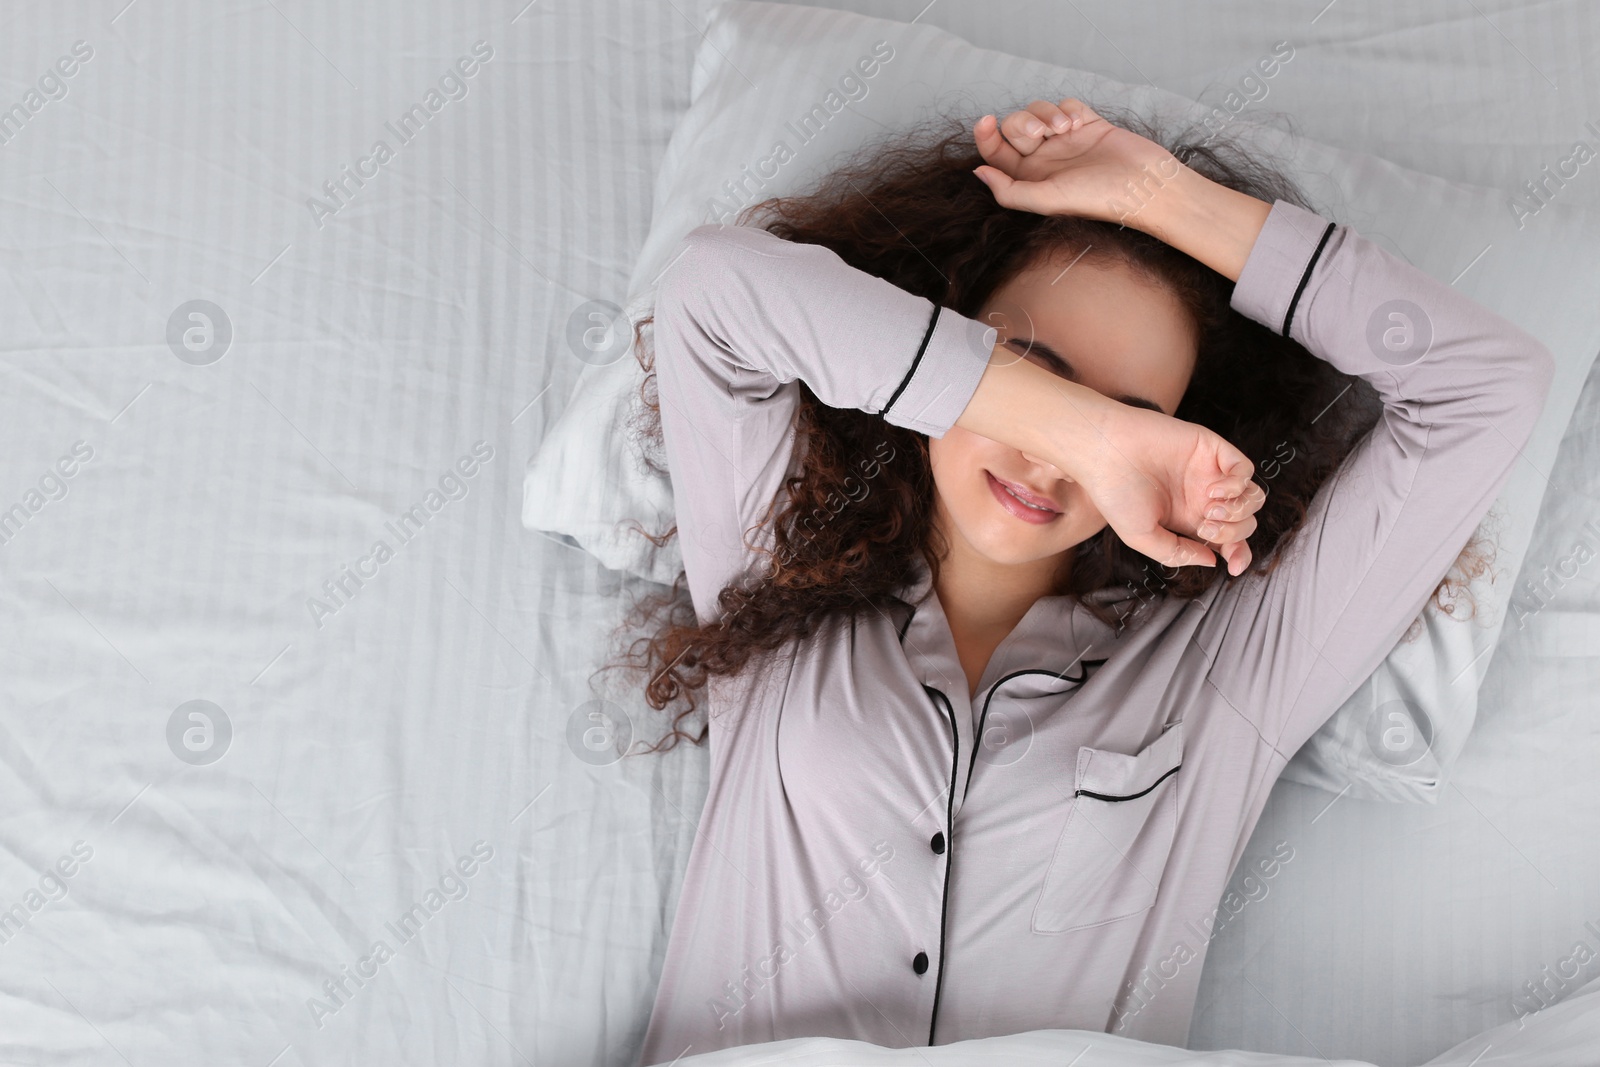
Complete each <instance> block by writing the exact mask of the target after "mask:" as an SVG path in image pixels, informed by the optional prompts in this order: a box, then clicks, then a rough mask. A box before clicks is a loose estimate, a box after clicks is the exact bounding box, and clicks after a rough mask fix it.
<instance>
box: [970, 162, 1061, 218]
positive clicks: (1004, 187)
mask: <svg viewBox="0 0 1600 1067" xmlns="http://www.w3.org/2000/svg"><path fill="white" fill-rule="evenodd" d="M972 173H974V174H976V175H977V176H978V178H979V179H980V180H981V181H982V182H983V184H985V185H987V186H988V187H989V191H990V192H991V193H993V194H994V199H995V203H997V204H999V205H1000V206H1001V207H1008V208H1011V209H1012V210H1014V211H1032V212H1034V213H1035V214H1038V215H1048V214H1050V212H1051V210H1052V203H1051V197H1050V189H1049V187H1048V186H1047V185H1046V184H1045V183H1044V182H1019V181H1017V180H1016V179H1014V178H1012V177H1011V175H1009V174H1007V173H1006V172H1005V171H1004V170H1002V169H1001V168H999V167H977V168H974V169H973V171H972Z"/></svg>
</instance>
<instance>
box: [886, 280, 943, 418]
mask: <svg viewBox="0 0 1600 1067" xmlns="http://www.w3.org/2000/svg"><path fill="white" fill-rule="evenodd" d="M938 321H939V305H938V303H937V302H935V303H934V305H933V315H932V316H931V317H930V318H929V319H928V331H927V332H926V333H924V334H923V335H922V344H920V345H918V346H917V358H916V359H913V360H912V361H911V369H910V370H908V371H906V376H905V377H904V378H901V379H900V384H899V385H897V386H896V387H895V390H894V395H893V396H891V397H890V398H889V402H888V403H887V404H885V405H883V410H882V411H880V412H878V414H879V415H881V416H884V417H887V416H888V414H889V409H890V408H892V407H894V402H895V401H896V400H899V399H900V394H901V393H902V392H904V391H905V388H906V386H907V385H910V384H911V378H912V375H914V374H916V373H917V365H918V364H919V363H921V362H922V354H923V353H924V352H926V351H927V350H928V341H929V340H931V339H932V337H933V327H934V324H935V323H937V322H938Z"/></svg>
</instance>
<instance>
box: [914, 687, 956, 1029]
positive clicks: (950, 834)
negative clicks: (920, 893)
mask: <svg viewBox="0 0 1600 1067" xmlns="http://www.w3.org/2000/svg"><path fill="white" fill-rule="evenodd" d="M922 688H923V689H924V690H925V691H927V692H929V693H932V694H935V695H937V696H938V698H939V699H940V700H942V701H944V710H945V715H946V716H947V717H948V718H949V720H950V745H951V752H950V795H949V796H948V797H947V798H946V799H945V812H944V831H945V832H944V840H945V846H944V899H943V900H942V901H940V903H939V969H938V970H937V971H935V972H934V976H933V1015H932V1017H931V1018H929V1020H928V1044H929V1046H932V1044H933V1031H934V1028H935V1027H937V1026H938V1025H939V994H940V993H942V992H943V991H944V925H945V920H946V918H947V916H948V915H949V913H950V868H951V867H952V866H953V865H954V864H955V858H956V835H955V831H956V826H955V803H956V774H957V773H958V772H959V771H960V769H961V731H960V730H958V729H956V709H955V707H954V706H953V705H952V704H951V703H950V698H949V697H947V696H945V695H944V694H943V693H941V692H939V690H937V689H935V688H934V687H933V686H931V685H924V686H923V687H922Z"/></svg>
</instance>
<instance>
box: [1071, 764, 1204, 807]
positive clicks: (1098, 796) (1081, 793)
mask: <svg viewBox="0 0 1600 1067" xmlns="http://www.w3.org/2000/svg"><path fill="white" fill-rule="evenodd" d="M1182 766H1183V764H1181V763H1180V764H1178V765H1177V767H1173V768H1172V770H1170V771H1168V772H1167V773H1166V774H1163V775H1162V776H1161V777H1160V778H1157V779H1156V780H1155V781H1153V782H1151V783H1150V788H1149V789H1141V790H1139V791H1138V792H1137V793H1129V794H1128V795H1127V796H1125V797H1113V796H1107V795H1106V794H1104V793H1095V792H1091V791H1090V790H1088V789H1079V790H1077V791H1075V792H1074V793H1073V794H1072V795H1073V796H1075V797H1093V798H1094V799H1095V800H1138V799H1139V798H1140V797H1142V796H1144V795H1145V794H1146V793H1148V792H1150V789H1154V788H1155V787H1156V786H1158V785H1160V784H1161V783H1162V782H1164V781H1166V780H1167V779H1168V778H1171V777H1172V776H1173V775H1174V774H1177V773H1178V767H1182Z"/></svg>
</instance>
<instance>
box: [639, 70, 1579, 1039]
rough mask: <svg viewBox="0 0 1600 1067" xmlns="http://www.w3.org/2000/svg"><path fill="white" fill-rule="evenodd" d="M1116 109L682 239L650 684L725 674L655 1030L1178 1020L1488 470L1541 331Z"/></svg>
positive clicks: (1049, 123) (1455, 544)
mask: <svg viewBox="0 0 1600 1067" xmlns="http://www.w3.org/2000/svg"><path fill="white" fill-rule="evenodd" d="M1133 125H1135V123H1134V122H1132V121H1129V122H1126V123H1123V124H1121V125H1118V124H1113V123H1110V122H1108V121H1106V120H1105V119H1104V118H1102V117H1101V116H1100V115H1098V114H1096V113H1095V112H1094V111H1093V110H1091V109H1090V108H1089V107H1088V106H1086V105H1085V104H1084V103H1082V102H1081V101H1079V100H1076V99H1067V100H1063V101H1062V102H1061V103H1060V104H1059V105H1056V104H1050V103H1048V102H1045V101H1035V102H1034V103H1033V104H1031V105H1029V107H1028V108H1027V109H1026V110H1022V111H1018V112H1016V113H1015V114H1012V115H1009V116H1008V117H1007V118H1006V120H1005V121H1004V122H1003V123H997V122H996V121H995V119H994V117H993V116H985V117H984V118H983V119H981V120H979V122H978V123H977V125H976V127H975V129H974V136H975V138H976V142H977V144H976V147H977V151H978V154H979V155H980V156H981V160H982V162H983V165H982V166H978V167H977V168H976V176H977V179H981V181H982V182H983V183H984V186H987V188H984V187H983V186H978V185H976V184H975V179H974V177H973V175H972V174H971V173H968V172H967V171H968V170H969V169H971V168H970V164H971V162H973V161H974V160H973V159H972V158H967V159H966V160H965V162H961V164H960V169H958V168H957V167H955V166H953V165H952V164H951V161H952V160H956V161H961V160H963V153H962V152H961V151H957V152H956V153H955V154H954V155H952V154H951V152H950V151H949V149H950V147H951V145H952V142H951V141H950V140H949V139H947V140H946V141H945V142H942V143H941V144H939V145H937V146H935V147H934V148H933V149H932V150H927V149H921V148H912V147H906V146H900V147H898V148H891V149H889V150H883V149H880V150H878V152H877V154H876V155H875V156H874V157H873V160H872V162H871V164H870V165H862V164H858V165H857V166H856V167H855V168H846V169H845V170H842V171H840V172H839V174H840V175H841V176H842V179H841V180H842V184H840V182H839V181H836V182H834V183H833V184H832V185H828V186H825V187H824V189H823V191H822V192H821V193H819V194H817V195H816V196H813V197H811V198H803V199H797V200H792V201H777V202H769V203H768V204H765V205H758V207H760V208H763V209H765V210H769V211H774V212H776V214H777V216H778V217H777V220H776V221H774V222H772V223H771V224H769V226H768V227H767V228H766V229H761V228H755V227H750V226H744V225H740V226H726V227H716V226H703V227H700V228H699V229H697V230H695V231H693V232H692V233H691V234H690V235H689V236H688V238H687V239H686V240H685V241H684V243H683V245H682V247H681V249H680V255H679V257H678V258H677V259H676V261H675V262H674V263H673V264H672V266H671V267H670V268H669V269H668V270H667V272H666V273H665V274H664V275H663V277H662V279H661V281H660V283H659V287H658V290H657V300H656V306H655V314H654V316H653V341H654V354H653V360H654V364H653V369H654V375H653V380H654V381H655V383H656V391H657V394H658V398H659V405H658V408H657V409H656V411H657V414H658V416H659V430H660V434H661V439H662V441H663V444H664V449H665V455H666V459H667V466H668V469H669V471H670V473H671V478H672V485H673V492H674V496H675V501H676V509H677V520H678V521H677V527H676V532H677V533H678V534H679V535H681V543H682V549H683V558H684V568H685V577H686V579H687V582H688V587H689V593H690V599H691V601H692V609H693V615H694V618H693V619H692V620H688V619H684V618H682V617H681V614H680V617H679V618H678V620H677V621H676V622H675V623H674V624H673V625H671V626H668V627H666V628H664V629H663V630H661V631H660V632H659V633H657V634H656V635H654V636H653V637H652V638H650V639H649V641H648V642H647V649H646V653H645V659H646V663H647V665H648V666H649V667H650V668H651V669H652V670H653V672H654V674H653V677H652V680H651V683H650V687H649V689H648V692H649V694H650V698H651V702H652V703H653V704H655V705H656V706H657V707H664V706H665V704H666V703H667V702H668V701H669V700H671V699H674V698H676V697H679V696H692V695H693V693H694V692H695V690H698V689H701V688H704V689H705V695H706V696H707V697H708V700H709V708H708V712H707V723H706V732H707V733H709V738H710V744H711V779H710V789H709V793H708V796H707V799H706V804H705V808H704V811H703V813H702V815H701V819H700V823H699V832H698V836H697V837H696V840H695V844H694V847H693V849H692V851H691V854H690V858H689V863H688V868H687V871H686V873H685V877H684V882H683V887H682V892H681V896H680V899H679V902H678V906H677V914H676V918H675V920H674V924H673V926H672V930H671V936H670V941H669V945H668V948H667V954H666V960H665V963H664V966H663V972H662V976H661V985H660V989H659V992H658V994H657V997H656V1001H655V1006H654V1010H653V1012H652V1015H651V1018H650V1024H649V1028H648V1032H647V1034H646V1036H645V1041H644V1047H643V1050H642V1053H641V1057H640V1062H641V1063H657V1062H666V1061H670V1060H672V1059H674V1058H676V1057H678V1056H681V1055H684V1054H691V1055H692V1054H696V1053H701V1052H708V1051H711V1050H713V1049H718V1048H725V1047H728V1046H733V1045H741V1044H752V1043H755V1042H761V1041H771V1040H777V1039H782V1038H788V1037H800V1036H834V1037H843V1038H855V1039H860V1040H865V1041H870V1042H874V1043H876V1044H879V1045H885V1046H891V1047H904V1046H908V1045H916V1044H922V1043H928V1044H943V1043H946V1042H950V1041H956V1040H961V1039H966V1038H975V1037H985V1036H991V1035H997V1034H1008V1033H1016V1032H1020V1031H1026V1030H1033V1029H1042V1028H1077V1029H1085V1030H1103V1031H1112V1032H1117V1033H1120V1034H1124V1035H1127V1036H1131V1037H1136V1038H1140V1039H1143V1040H1147V1041H1157V1042H1164V1043H1168V1044H1183V1043H1184V1042H1185V1040H1186V1035H1187V1031H1188V1026H1189V1018H1190V1013H1191V1011H1192V1008H1193V1004H1194V997H1195V990H1196V983H1197V981H1198V979H1199V976H1200V971H1201V967H1202V964H1203V962H1204V956H1205V949H1206V939H1205V938H1204V937H1203V936H1197V935H1198V934H1199V932H1200V931H1203V929H1204V928H1205V927H1206V925H1207V923H1208V922H1209V919H1210V917H1211V916H1213V915H1214V913H1215V909H1216V907H1217V901H1218V898H1219V897H1220V895H1221V893H1222V891H1223V889H1224V887H1225V885H1226V883H1227V880H1228V877H1229V875H1230V873H1231V871H1232V869H1233V867H1234V865H1235V864H1236V862H1237V861H1238V859H1239V857H1240V854H1241V853H1242V851H1243V849H1244V846H1245V844H1246V842H1247V841H1248V839H1249V837H1250V833H1251V830H1252V829H1253V827H1254V826H1255V823H1256V820H1257V818H1258V817H1259V815H1260V812H1261V808H1262V805H1263V804H1264V803H1265V801H1266V798H1267V795H1268V792H1269V791H1270V789H1271V786H1272V784H1273V782H1274V780H1275V779H1276V778H1277V776H1278V774H1279V772H1280V771H1281V770H1282V769H1283V766H1284V764H1285V762H1286V761H1287V760H1288V759H1289V757H1290V756H1292V755H1293V754H1294V752H1295V750H1296V749H1297V748H1299V747H1300V745H1301V744H1302V743H1303V742H1304V741H1305V740H1306V739H1307V738H1308V737H1309V736H1310V735H1311V734H1312V733H1313V732H1315V731H1316V730H1317V728H1318V727H1319V726H1321V725H1322V723H1323V722H1324V721H1325V720H1326V719H1327V718H1328V716H1329V715H1331V714H1332V713H1333V712H1334V711H1335V710H1336V709H1337V708H1338V707H1339V706H1340V704H1341V703H1342V702H1343V701H1344V700H1345V699H1346V698H1347V697H1348V696H1349V695H1350V693H1351V692H1353V691H1354V690H1355V689H1356V687H1357V686H1358V685H1359V684H1360V683H1361V682H1362V681H1363V680H1364V679H1365V678H1366V677H1367V676H1368V675H1369V674H1370V673H1371V672H1372V670H1373V669H1374V668H1375V667H1376V666H1377V664H1378V663H1379V662H1381V661H1382V659H1383V658H1384V657H1385V655H1386V654H1387V653H1388V652H1389V650H1390V649H1391V648H1392V647H1393V646H1394V645H1395V643H1396V641H1397V640H1398V639H1399V638H1400V637H1401V636H1402V634H1403V632H1404V631H1406V629H1407V627H1408V624H1410V623H1412V622H1413V621H1414V620H1415V619H1416V617H1417V615H1418V613H1419V611H1420V610H1421V609H1422V608H1423V607H1424V605H1425V604H1426V603H1427V602H1428V601H1429V599H1430V595H1433V596H1437V595H1438V594H1439V593H1440V592H1441V591H1443V590H1444V589H1445V588H1446V587H1447V586H1448V585H1449V582H1448V581H1446V582H1445V583H1444V584H1443V585H1442V584H1441V579H1445V578H1446V575H1447V572H1448V571H1449V570H1450V567H1451V564H1452V562H1453V561H1455V560H1456V558H1457V556H1458V553H1461V552H1462V546H1463V545H1464V544H1466V542H1467V541H1468V538H1469V536H1470V535H1471V534H1472V532H1473V530H1474V528H1475V527H1476V526H1477V525H1478V523H1479V520H1480V519H1482V518H1483V517H1484V515H1485V513H1486V512H1487V510H1488V508H1489V506H1490V504H1491V503H1492V502H1493V500H1494V499H1495V497H1496V496H1497V494H1498V493H1499V490H1500V488H1501V486H1502V485H1503V484H1504V483H1505V480H1506V478H1507V476H1508V475H1509V472H1510V469H1511V466H1512V463H1513V460H1514V459H1515V457H1516V455H1517V450H1518V448H1519V447H1520V446H1521V445H1523V444H1524V443H1525V442H1526V440H1527V438H1528V436H1529V434H1530V433H1531V430H1532V426H1533V424H1534V421H1535V419H1536V418H1537V416H1538V413H1539V411H1540V408H1541V405H1542V404H1543V400H1544V396H1545V394H1546V392H1547V390H1548V388H1549V383H1550V378H1551V375H1552V372H1553V363H1552V360H1551V358H1550V356H1549V354H1548V352H1546V351H1545V350H1544V348H1543V347H1542V346H1541V345H1540V344H1539V343H1538V342H1537V341H1536V340H1534V339H1533V338H1531V337H1529V336H1527V335H1526V334H1524V333H1523V332H1521V331H1520V330H1518V329H1517V328H1516V327H1514V326H1512V325H1511V324H1510V323H1508V322H1506V321H1505V320H1503V319H1501V318H1499V317H1497V316H1496V315H1494V314H1493V313H1491V312H1489V311H1487V310H1486V309H1484V308H1482V307H1480V306H1478V305H1477V304H1475V303H1473V302H1472V301H1470V300H1469V299H1467V298H1466V297H1463V296H1461V295H1460V294H1458V293H1456V292H1455V291H1454V290H1452V289H1451V288H1450V287H1449V286H1447V285H1444V284H1442V283H1440V282H1438V281H1436V280H1434V279H1433V278H1431V277H1430V276H1428V275H1426V274H1423V273H1422V272H1421V271H1419V270H1416V269H1415V268H1412V267H1411V266H1409V265H1408V264H1407V263H1405V262H1404V261H1403V260H1400V259H1398V258H1397V257H1395V256H1393V255H1391V254H1389V253H1388V252H1386V251H1384V250H1383V249H1382V248H1380V247H1379V246H1377V245H1376V244H1373V243H1372V242H1370V241H1368V240H1367V239H1365V238H1363V237H1361V236H1359V235H1358V234H1356V233H1354V232H1353V231H1352V230H1350V229H1349V228H1348V227H1344V226H1339V225H1337V224H1334V223H1332V222H1330V221H1328V220H1326V219H1324V218H1322V217H1321V216H1319V215H1317V214H1316V213H1314V212H1313V211H1311V210H1310V209H1308V208H1306V207H1304V206H1302V205H1301V204H1300V203H1299V202H1297V198H1296V197H1295V196H1294V193H1293V191H1292V189H1291V188H1290V187H1289V186H1288V185H1287V183H1284V182H1282V181H1281V179H1276V180H1275V179H1274V176H1273V175H1272V173H1271V172H1270V171H1269V170H1266V169H1264V168H1260V167H1252V166H1250V165H1248V164H1246V165H1229V164H1227V163H1226V162H1225V161H1224V160H1223V159H1222V157H1221V156H1219V155H1218V154H1217V153H1215V152H1212V151H1209V150H1199V151H1196V152H1194V153H1191V152H1190V151H1189V148H1188V146H1182V148H1181V149H1180V151H1181V153H1182V154H1183V155H1184V156H1186V157H1187V162H1186V163H1185V162H1180V161H1179V159H1178V158H1177V157H1176V156H1175V154H1174V153H1173V152H1170V151H1168V150H1167V149H1166V148H1164V147H1162V145H1161V144H1160V143H1158V141H1157V140H1155V139H1152V138H1149V137H1144V136H1141V135H1139V134H1138V133H1135V132H1134V131H1133V129H1132V128H1128V127H1132V126H1133ZM1208 173H1209V174H1210V175H1211V176H1207V174H1208ZM919 183H920V184H919ZM924 185H925V186H926V187H927V188H928V189H929V190H931V191H930V192H928V193H927V194H926V196H927V198H926V200H925V201H924V202H922V203H921V204H920V205H919V202H918V197H919V196H921V195H923V194H922V193H921V191H920V190H921V188H922V187H923V186H924ZM1257 194H1265V195H1257ZM916 207H920V210H916V209H914V208H916ZM908 233H910V234H915V235H916V236H915V238H911V237H908V236H907V234H908ZM785 238H789V239H785ZM847 256H848V257H849V260H850V261H849V262H847V261H846V258H845V257H847ZM919 294H923V295H919ZM647 321H649V320H647ZM641 325H642V324H641ZM649 366H650V364H648V363H647V368H648V367H649ZM1352 382H1355V383H1359V388H1356V389H1354V390H1350V389H1349V386H1350V384H1351V383H1352ZM1340 383H1343V384H1342V385H1341V384H1340ZM1347 390H1348V391H1349V393H1350V395H1348V396H1346V391H1347ZM1363 395H1366V396H1369V397H1376V398H1377V399H1378V400H1379V401H1381V405H1382V410H1381V417H1379V418H1377V420H1376V423H1375V425H1371V427H1370V430H1369V431H1368V432H1365V434H1364V436H1361V437H1360V439H1359V441H1355V440H1353V432H1352V427H1360V428H1363V429H1365V428H1366V426H1367V424H1368V422H1369V421H1370V420H1368V419H1366V418H1364V416H1363V414H1362V411H1363V409H1362V404H1361V398H1362V396H1363ZM1235 442H1237V443H1235ZM1251 455H1255V456H1257V457H1259V458H1261V460H1262V461H1263V463H1262V467H1261V468H1260V469H1259V470H1258V469H1257V467H1256V466H1255V465H1254V464H1253V463H1252V462H1251V460H1250V458H1249V457H1250V456H1251ZM1313 494H1314V498H1313ZM1308 499H1309V504H1308V503H1307V501H1308ZM1290 534H1293V535H1294V536H1292V537H1291V536H1290ZM1469 554H1470V553H1469ZM1258 558H1259V561H1260V562H1259V563H1256V561H1257V560H1258ZM1219 559H1220V560H1221V561H1222V562H1223V563H1224V564H1225V573H1224V571H1223V570H1219V569H1218V568H1217V567H1216V566H1215V564H1216V562H1217V561H1218V560H1219ZM1252 563H1256V565H1255V566H1252ZM680 611H681V606H680ZM684 714H687V712H685V713H681V714H680V715H679V716H678V719H676V720H674V733H675V734H676V733H677V732H678V731H677V722H678V721H681V719H682V717H683V715H684ZM701 736H702V737H704V736H705V733H702V735H701ZM697 740H698V739H697Z"/></svg>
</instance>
